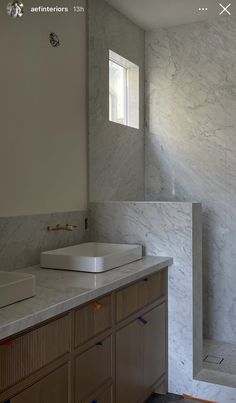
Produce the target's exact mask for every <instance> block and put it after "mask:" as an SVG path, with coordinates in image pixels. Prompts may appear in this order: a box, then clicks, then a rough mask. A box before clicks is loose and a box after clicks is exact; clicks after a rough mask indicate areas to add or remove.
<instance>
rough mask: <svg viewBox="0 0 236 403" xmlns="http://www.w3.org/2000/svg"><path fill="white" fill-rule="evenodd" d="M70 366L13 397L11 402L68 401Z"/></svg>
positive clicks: (51, 402) (63, 402) (60, 369)
mask: <svg viewBox="0 0 236 403" xmlns="http://www.w3.org/2000/svg"><path fill="white" fill-rule="evenodd" d="M68 401H69V400H68V366H67V365H64V366H63V367H61V368H58V369H57V370H56V371H54V372H52V373H51V374H50V375H48V376H46V377H45V378H43V379H41V380H40V381H39V382H37V383H35V384H34V385H33V386H31V387H30V388H28V389H26V390H24V391H23V392H21V393H19V394H18V395H17V396H15V397H13V398H11V399H10V400H9V402H11V403H32V402H33V403H68Z"/></svg>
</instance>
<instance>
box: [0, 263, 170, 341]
mask: <svg viewBox="0 0 236 403" xmlns="http://www.w3.org/2000/svg"><path fill="white" fill-rule="evenodd" d="M172 262H173V259H172V258H170V257H153V256H150V257H144V258H143V259H141V260H138V261H137V262H134V263H130V264H128V265H125V266H122V267H119V268H116V269H114V270H110V271H108V272H106V273H99V274H92V273H91V274H90V273H80V272H68V271H62V270H49V269H41V268H40V267H38V266H36V267H31V268H27V269H22V270H21V272H26V273H30V274H34V275H35V276H36V296H35V297H33V298H30V299H28V300H25V301H21V302H18V303H17V304H13V305H10V306H8V307H5V308H1V309H0V340H2V339H4V338H6V337H9V336H11V335H13V334H15V333H17V332H20V331H22V330H25V329H27V328H28V327H31V326H34V325H36V324H38V323H40V322H42V321H45V320H47V319H50V318H52V317H54V316H56V315H59V314H61V313H63V312H66V311H68V310H70V309H73V308H75V307H77V306H79V305H82V304H84V303H86V302H88V301H91V300H92V299H95V298H97V297H99V296H101V295H104V294H106V293H109V292H111V291H113V290H115V289H117V288H119V287H123V286H126V285H127V284H129V283H131V282H133V281H136V280H139V279H140V278H142V277H145V276H147V275H150V274H153V273H156V272H158V271H160V270H162V269H163V268H165V267H167V266H169V265H171V264H172Z"/></svg>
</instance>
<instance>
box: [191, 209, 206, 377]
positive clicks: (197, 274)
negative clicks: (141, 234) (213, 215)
mask: <svg viewBox="0 0 236 403" xmlns="http://www.w3.org/2000/svg"><path fill="white" fill-rule="evenodd" d="M201 216H202V207H201V205H200V204H198V203H194V204H193V205H192V222H193V226H192V231H193V232H192V257H193V262H192V265H193V284H192V287H193V376H194V377H195V376H196V374H198V373H199V371H200V370H201V369H202V351H203V301H202V298H203V291H202V290H203V284H202V219H201Z"/></svg>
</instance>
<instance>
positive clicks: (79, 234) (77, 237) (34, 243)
mask: <svg viewBox="0 0 236 403" xmlns="http://www.w3.org/2000/svg"><path fill="white" fill-rule="evenodd" d="M87 217H88V212H87V211H75V212H68V213H52V214H39V215H28V216H19V217H0V234H1V236H0V270H4V271H9V270H16V269H20V268H24V267H28V266H32V265H35V264H38V263H39V259H40V252H41V251H45V250H50V249H56V248H62V247H64V246H69V245H73V244H77V243H80V242H86V241H88V240H89V229H87V230H86V229H85V218H87ZM57 224H61V225H64V224H72V225H76V226H77V228H76V229H75V230H74V231H59V232H48V231H47V227H48V226H51V225H53V226H54V225H57Z"/></svg>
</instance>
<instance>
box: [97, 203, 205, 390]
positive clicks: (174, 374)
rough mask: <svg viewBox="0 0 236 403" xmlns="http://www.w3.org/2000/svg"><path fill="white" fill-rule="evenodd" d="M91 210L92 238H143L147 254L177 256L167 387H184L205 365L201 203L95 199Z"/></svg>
mask: <svg viewBox="0 0 236 403" xmlns="http://www.w3.org/2000/svg"><path fill="white" fill-rule="evenodd" d="M90 214H91V240H92V241H98V240H100V241H102V242H120V243H122V242H125V243H140V244H142V245H143V246H144V253H146V254H148V255H159V256H162V255H163V256H165V255H170V254H171V256H173V258H174V264H173V266H172V267H171V268H170V270H169V285H168V287H169V291H168V296H169V307H168V316H169V319H168V323H169V325H168V326H169V346H168V354H169V391H171V392H173V393H180V394H181V393H184V392H186V389H185V386H186V384H188V382H190V381H191V380H192V376H193V373H196V372H198V371H199V370H200V368H201V365H202V284H201V277H202V271H201V269H202V265H201V205H200V204H192V203H165V202H107V203H91V204H90ZM194 337H195V340H194V339H193V338H194ZM193 340H194V342H193Z"/></svg>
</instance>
